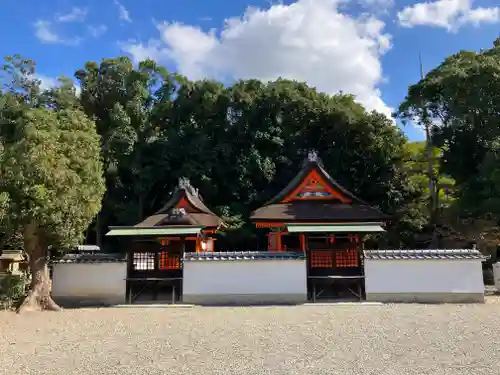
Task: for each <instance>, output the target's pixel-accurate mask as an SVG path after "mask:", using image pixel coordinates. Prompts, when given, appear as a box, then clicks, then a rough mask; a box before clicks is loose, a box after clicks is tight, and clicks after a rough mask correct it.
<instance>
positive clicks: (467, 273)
mask: <svg viewBox="0 0 500 375" xmlns="http://www.w3.org/2000/svg"><path fill="white" fill-rule="evenodd" d="M365 290H366V293H367V294H369V293H484V283H483V272H482V267H481V260H477V259H471V260H437V259H436V260H370V259H365Z"/></svg>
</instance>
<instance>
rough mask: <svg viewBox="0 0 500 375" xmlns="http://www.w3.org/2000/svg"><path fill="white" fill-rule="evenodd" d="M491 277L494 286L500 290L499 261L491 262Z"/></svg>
mask: <svg viewBox="0 0 500 375" xmlns="http://www.w3.org/2000/svg"><path fill="white" fill-rule="evenodd" d="M493 278H494V279H495V286H496V288H497V289H498V290H500V263H495V264H493Z"/></svg>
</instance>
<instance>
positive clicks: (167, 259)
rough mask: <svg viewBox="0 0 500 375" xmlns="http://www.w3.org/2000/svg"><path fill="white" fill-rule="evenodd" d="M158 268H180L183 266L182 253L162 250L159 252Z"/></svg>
mask: <svg viewBox="0 0 500 375" xmlns="http://www.w3.org/2000/svg"><path fill="white" fill-rule="evenodd" d="M158 268H159V269H160V270H178V269H180V268H181V256H180V254H169V253H168V252H167V251H162V252H161V253H160V254H159V259H158Z"/></svg>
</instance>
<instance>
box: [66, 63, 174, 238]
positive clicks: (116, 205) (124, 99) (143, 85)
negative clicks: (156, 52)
mask: <svg viewBox="0 0 500 375" xmlns="http://www.w3.org/2000/svg"><path fill="white" fill-rule="evenodd" d="M75 77H76V78H77V79H78V80H79V82H80V86H81V94H80V103H81V106H82V108H83V110H84V111H85V113H86V114H87V115H88V116H89V117H90V118H93V119H94V120H95V122H96V127H97V132H98V133H99V135H100V136H101V155H102V158H103V162H104V168H105V177H106V187H107V193H106V195H105V198H104V201H103V209H102V212H101V213H100V214H99V215H98V217H97V218H96V221H95V222H94V223H93V225H92V228H91V229H92V231H93V232H95V238H96V243H97V244H98V245H101V238H102V235H103V231H102V229H103V228H106V227H107V226H109V225H119V224H131V223H135V222H138V221H140V220H141V219H142V218H143V217H144V216H145V215H148V214H150V213H151V210H152V208H151V206H150V203H151V202H154V199H153V198H151V197H148V193H149V192H150V191H151V189H152V188H153V186H154V185H155V184H156V180H157V179H158V173H157V168H156V166H157V165H158V164H161V163H163V161H164V160H165V155H164V147H162V146H161V147H158V146H160V143H158V142H156V143H155V140H156V139H157V137H158V132H159V131H160V130H161V129H163V128H165V127H168V125H169V123H168V118H169V113H168V111H169V108H170V105H171V101H170V96H171V95H172V94H173V92H174V78H173V76H172V75H170V74H169V73H168V72H167V71H166V70H165V69H164V68H162V67H160V66H157V64H156V63H155V62H153V61H151V60H147V61H143V62H141V63H140V64H139V66H138V67H134V65H133V64H132V62H131V61H130V59H129V58H127V57H119V58H116V59H103V60H102V62H101V63H100V64H97V63H96V62H93V61H89V62H87V63H86V64H85V66H84V68H82V69H79V70H78V71H77V72H76V73H75ZM164 169H167V170H168V169H169V168H164ZM169 175H170V174H169Z"/></svg>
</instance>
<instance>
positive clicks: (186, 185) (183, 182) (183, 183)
mask: <svg viewBox="0 0 500 375" xmlns="http://www.w3.org/2000/svg"><path fill="white" fill-rule="evenodd" d="M179 189H184V190H187V191H189V192H190V193H191V194H193V195H196V196H199V194H198V189H195V188H194V187H193V186H192V185H191V182H190V181H189V178H187V177H181V178H179Z"/></svg>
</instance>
